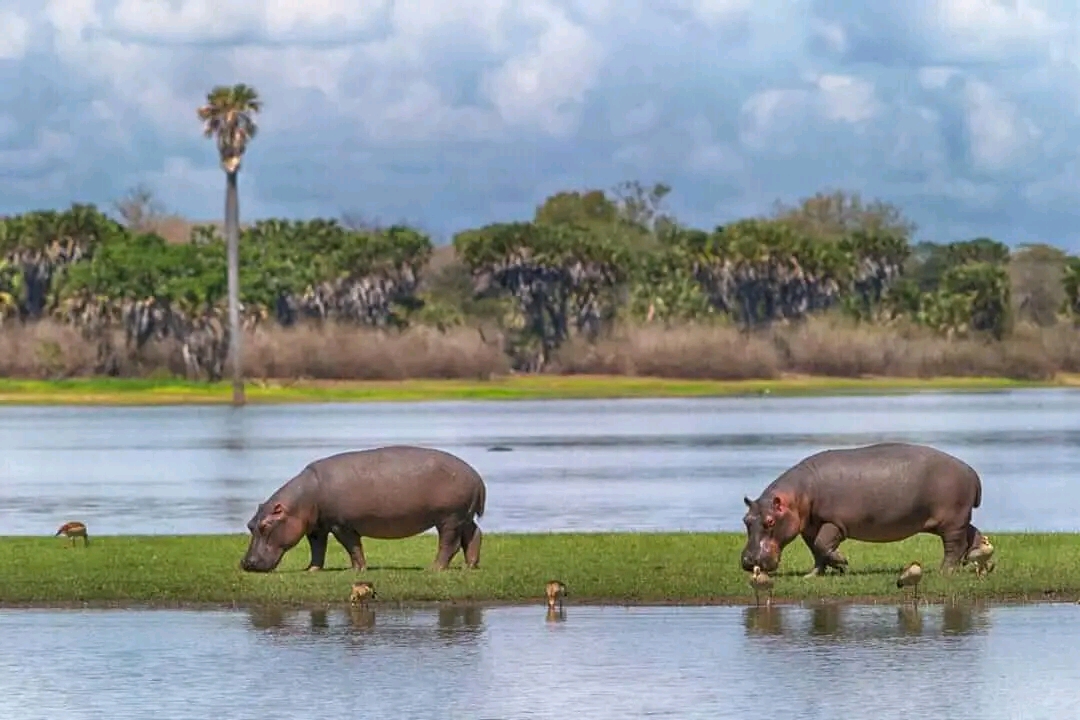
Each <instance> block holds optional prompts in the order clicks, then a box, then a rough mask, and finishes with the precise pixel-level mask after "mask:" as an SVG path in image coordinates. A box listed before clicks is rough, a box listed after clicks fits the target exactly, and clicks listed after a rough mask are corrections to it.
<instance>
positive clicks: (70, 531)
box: [53, 520, 90, 547]
mask: <svg viewBox="0 0 1080 720" xmlns="http://www.w3.org/2000/svg"><path fill="white" fill-rule="evenodd" d="M61 535H63V536H64V537H66V538H70V539H71V546H72V547H75V538H77V537H81V538H82V539H83V547H86V546H87V545H89V544H90V536H89V535H87V534H86V524H85V523H81V522H78V521H77V520H73V521H72V522H66V523H64V524H63V525H61V526H60V529H59V530H57V531H56V534H55V535H53V537H60V536H61Z"/></svg>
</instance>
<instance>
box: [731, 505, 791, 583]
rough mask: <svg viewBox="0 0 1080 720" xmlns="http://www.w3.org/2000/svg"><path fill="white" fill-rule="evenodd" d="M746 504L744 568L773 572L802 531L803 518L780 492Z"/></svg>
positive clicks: (747, 570)
mask: <svg viewBox="0 0 1080 720" xmlns="http://www.w3.org/2000/svg"><path fill="white" fill-rule="evenodd" d="M743 502H744V503H746V516H745V517H743V523H745V525H746V547H744V548H743V551H742V558H741V562H742V568H743V570H745V571H746V572H751V571H753V569H754V566H755V565H756V566H758V567H760V568H761V569H762V570H764V571H765V572H773V571H774V570H776V568H777V567H778V566H779V565H780V553H781V552H782V551H783V549H784V547H785V546H786V545H787V544H788V543H789V542H791V541H792V540H794V539H795V536H796V535H798V534H799V532H800V530H801V525H802V523H801V521H800V519H799V515H798V512H797V510H796V508H795V507H794V506H793V505H792V504H791V502H790V500H788V499H787V498H785V497H781V496H779V495H774V496H771V497H760V498H758V499H757V500H751V499H750V498H748V497H744V498H743Z"/></svg>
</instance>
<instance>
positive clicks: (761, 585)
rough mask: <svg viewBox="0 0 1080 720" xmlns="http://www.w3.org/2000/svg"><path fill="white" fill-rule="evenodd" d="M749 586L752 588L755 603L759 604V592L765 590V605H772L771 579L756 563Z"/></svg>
mask: <svg viewBox="0 0 1080 720" xmlns="http://www.w3.org/2000/svg"><path fill="white" fill-rule="evenodd" d="M750 587H752V588H754V602H755V603H756V604H758V605H760V604H761V593H762V592H765V593H766V596H765V605H766V606H772V591H773V579H772V578H771V577H769V574H768V573H767V572H765V571H764V570H762V569H761V568H760V567H758V566H757V565H755V566H754V572H753V574H752V575H751V576H750Z"/></svg>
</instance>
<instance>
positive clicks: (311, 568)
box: [307, 565, 322, 572]
mask: <svg viewBox="0 0 1080 720" xmlns="http://www.w3.org/2000/svg"><path fill="white" fill-rule="evenodd" d="M320 570H322V567H321V566H319V565H308V566H307V571H308V572H318V571H320Z"/></svg>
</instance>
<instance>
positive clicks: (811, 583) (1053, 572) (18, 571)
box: [0, 529, 1080, 607]
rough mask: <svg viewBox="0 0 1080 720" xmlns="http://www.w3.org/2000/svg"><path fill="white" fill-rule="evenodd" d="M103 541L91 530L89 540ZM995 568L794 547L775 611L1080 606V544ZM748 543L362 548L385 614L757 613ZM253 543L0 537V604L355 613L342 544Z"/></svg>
mask: <svg viewBox="0 0 1080 720" xmlns="http://www.w3.org/2000/svg"><path fill="white" fill-rule="evenodd" d="M91 531H92V529H91ZM991 538H992V540H993V542H994V544H995V546H996V549H997V552H996V555H995V561H996V564H997V567H996V568H995V570H994V571H993V572H992V573H990V574H989V575H988V576H986V577H984V578H976V577H975V576H974V573H973V572H972V571H971V568H970V567H969V568H966V569H964V571H962V572H960V573H958V574H956V575H954V576H952V577H946V576H942V575H941V574H940V573H939V571H938V564H939V563H940V561H941V555H942V552H941V544H940V542H939V541H938V540H937V539H936V538H933V537H930V536H918V537H915V538H911V539H909V540H907V541H904V542H901V543H891V544H882V545H875V544H866V543H858V542H850V541H849V542H847V543H845V544H844V546H843V551H844V552H845V553H846V554H847V556H848V558H849V560H850V562H851V567H850V571H849V573H848V574H847V575H844V576H832V575H830V576H826V577H820V578H803V577H802V575H803V573H805V571H806V570H807V569H809V567H810V565H811V559H810V554H809V553H808V552H807V550H806V548H805V547H804V546H803V545H802V543H801V541H797V542H796V543H793V544H792V545H791V546H789V547H788V549H787V551H786V552H785V554H784V558H783V563H782V564H781V567H780V569H779V571H777V572H776V573H774V578H775V582H776V587H775V594H774V598H775V599H776V600H777V601H803V600H838V601H856V600H857V601H869V602H897V601H898V599H899V597H900V591H898V590H897V589H896V586H895V581H896V577H897V574H898V573H899V570H900V568H901V567H902V566H903V565H904V564H906V563H908V562H910V561H912V560H919V561H921V562H922V563H923V566H924V568H925V575H924V578H923V582H922V585H921V587H920V597H921V598H925V599H926V600H929V601H931V602H939V601H945V600H964V599H968V600H986V601H1003V602H1004V601H1030V600H1046V599H1055V600H1062V599H1076V598H1078V597H1080V534H1057V533H1051V534H997V533H991ZM743 539H744V538H743V536H742V535H741V534H737V533H715V534H705V533H700V534H689V533H686V534H684V533H657V534H651V533H644V534H634V533H627V534H543V535H494V534H492V535H487V536H485V538H484V544H483V550H482V554H481V563H480V568H479V569H477V570H475V571H467V570H463V569H462V568H461V556H460V555H459V556H458V557H457V558H455V561H454V564H453V565H452V566H451V568H450V569H449V570H447V571H445V572H436V571H432V570H430V569H429V565H430V563H431V561H432V559H433V558H434V556H435V545H436V540H435V537H434V535H423V536H419V537H414V538H410V539H406V540H395V541H376V540H365V542H364V546H365V551H366V555H367V559H368V563H369V565H370V568H369V570H368V571H366V572H364V573H362V576H363V578H364V579H366V580H370V581H372V582H373V583H374V584H375V587H376V590H377V591H378V594H379V597H378V598H377V599H376V600H375V601H373V603H374V605H375V606H376V607H378V606H380V605H381V606H384V607H385V606H395V605H399V604H413V603H416V604H419V603H425V602H433V601H459V602H468V601H473V602H488V603H537V602H542V599H543V592H544V583H545V582H546V581H547V580H549V579H553V578H554V579H559V580H562V581H563V582H565V583H566V585H567V589H568V592H569V596H568V602H570V603H601V602H609V603H623V604H663V603H676V604H730V603H748V602H749V603H752V602H753V593H752V591H751V590H750V588H749V587H748V585H747V579H748V575H747V574H746V573H744V572H743V571H742V570H741V569H740V567H739V562H738V558H739V551H740V550H741V548H742V544H743ZM246 546H247V538H246V536H242V535H228V536H216V535H214V536H198V535H195V536H179V537H177V536H113V537H91V544H90V546H89V547H86V548H84V547H83V546H82V544H81V541H80V542H79V543H78V544H77V545H76V546H75V547H70V546H69V544H68V541H67V540H64V539H60V538H38V537H30V538H27V537H6V538H0V578H2V580H0V605H6V606H15V605H23V606H27V605H29V606H34V605H38V606H55V605H61V606H67V605H75V604H79V603H89V604H111V605H161V606H183V605H199V604H222V605H261V604H288V605H304V604H309V603H345V602H347V601H348V596H349V589H350V586H351V584H352V582H353V581H354V580H357V579H359V577H360V576H361V574H360V573H356V572H354V571H352V570H349V569H346V568H348V563H347V560H346V557H345V554H344V552H343V551H342V549H341V548H340V547H339V546H337V545H334V544H331V546H330V550H329V553H328V556H327V567H326V570H324V571H323V572H321V573H308V572H304V570H303V568H304V567H305V566H306V564H307V561H308V550H307V547H306V543H301V545H299V546H298V547H297V548H295V549H293V550H292V551H291V552H289V553H288V554H287V555H286V556H285V559H284V561H283V562H282V564H281V566H279V568H278V570H276V571H275V572H273V573H270V574H264V575H259V574H247V573H244V572H242V571H241V570H240V569H239V567H238V563H239V560H240V558H241V556H242V555H243V553H244V550H245V549H246Z"/></svg>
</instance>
